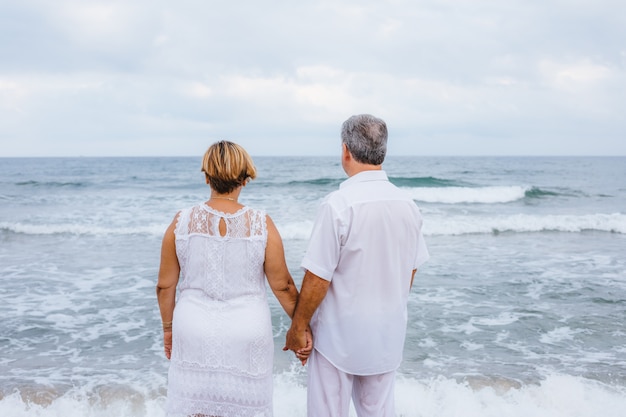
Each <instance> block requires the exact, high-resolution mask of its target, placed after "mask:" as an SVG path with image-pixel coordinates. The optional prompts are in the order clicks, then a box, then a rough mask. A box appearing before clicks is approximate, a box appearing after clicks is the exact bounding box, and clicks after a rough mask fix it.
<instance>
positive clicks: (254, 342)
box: [157, 114, 428, 417]
mask: <svg viewBox="0 0 626 417" xmlns="http://www.w3.org/2000/svg"><path fill="white" fill-rule="evenodd" d="M341 139H342V153H341V163H342V166H343V169H344V171H345V172H346V174H347V175H348V177H349V178H348V179H347V180H345V181H344V182H343V183H342V184H341V186H340V188H339V190H337V191H334V192H332V193H330V194H329V195H328V196H327V197H326V198H325V199H324V200H323V201H322V202H321V205H320V207H319V211H318V215H317V219H316V221H315V225H314V226H313V231H312V234H311V239H310V242H309V246H308V249H307V251H306V254H305V256H304V260H303V261H302V267H303V269H304V270H305V275H304V278H303V281H302V286H301V290H300V293H298V290H297V288H296V286H295V285H294V281H293V279H292V278H291V275H290V273H289V271H288V269H287V265H286V262H285V255H284V250H283V244H282V240H281V237H280V235H279V233H278V230H277V229H276V226H275V225H274V223H273V222H272V219H271V218H270V217H269V216H268V215H267V214H265V213H264V212H263V211H261V210H257V209H253V208H250V207H247V206H243V205H241V204H240V203H239V202H238V198H239V194H240V193H241V191H242V188H243V187H244V186H245V185H246V183H247V182H248V181H250V180H252V179H254V178H255V177H256V171H255V168H254V165H253V163H252V160H251V158H250V156H249V155H248V154H247V152H246V151H245V150H244V149H243V148H241V147H240V146H239V145H236V144H234V143H231V142H226V141H221V142H217V143H215V144H213V145H212V146H211V147H210V148H209V149H208V151H207V152H206V154H205V155H204V159H203V162H202V171H203V172H204V173H205V177H206V182H207V184H208V185H209V186H210V187H211V197H210V199H209V200H208V201H206V202H204V203H201V204H198V205H196V206H193V207H190V208H187V209H184V210H181V211H180V212H178V213H177V214H176V216H175V217H174V220H173V221H172V223H171V225H170V226H169V227H168V229H167V231H166V232H165V236H164V238H163V244H162V249H161V265H160V270H159V277H158V284H157V298H158V302H159V308H160V311H161V319H162V323H163V341H164V347H165V355H166V356H167V358H168V359H170V360H171V362H170V368H169V373H168V391H167V397H168V398H167V411H168V415H170V416H178V415H180V416H223V417H226V416H245V417H248V416H250V417H252V416H255V417H256V416H271V415H272V367H273V337H272V324H271V317H270V311H269V308H268V303H267V298H266V291H265V278H267V282H268V283H269V286H270V288H271V289H272V292H273V293H274V295H275V296H276V298H277V299H278V301H279V303H280V304H281V306H282V307H283V309H284V310H285V312H286V313H287V314H288V315H289V317H291V319H292V321H291V328H290V329H289V331H288V332H287V336H286V343H285V347H284V350H287V349H290V350H292V351H294V352H295V354H296V356H297V358H298V359H299V360H300V361H301V362H302V364H303V365H304V364H306V363H308V365H307V366H308V381H307V385H308V394H307V413H308V416H309V417H347V416H348V413H349V408H350V401H351V400H352V402H353V404H354V407H355V409H356V412H357V415H358V416H359V417H364V416H367V417H384V416H389V417H391V416H394V415H395V414H394V413H395V412H394V378H395V372H396V369H397V368H398V366H399V365H400V362H401V359H402V350H403V345H404V339H405V334H406V324H407V299H408V294H409V291H410V289H411V286H412V284H413V277H414V276H415V272H416V271H417V268H418V267H419V266H420V265H421V264H422V263H423V262H425V261H426V260H427V259H428V251H427V249H426V245H425V243H424V238H423V236H422V217H421V215H420V212H419V209H418V208H417V206H416V205H415V203H414V202H413V200H412V199H411V198H410V197H408V196H407V195H405V194H404V193H403V192H402V191H401V190H399V189H398V188H397V187H395V186H394V185H392V184H391V183H390V182H389V180H388V178H387V175H386V173H385V171H383V170H382V163H383V160H384V158H385V153H386V149H387V126H386V125H385V122H384V121H382V120H381V119H378V118H376V117H373V116H371V115H366V114H363V115H357V116H352V117H351V118H349V119H348V120H346V121H345V122H344V124H343V126H342V131H341ZM177 290H178V297H176V293H177Z"/></svg>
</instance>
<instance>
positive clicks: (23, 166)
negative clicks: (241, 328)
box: [0, 157, 626, 417]
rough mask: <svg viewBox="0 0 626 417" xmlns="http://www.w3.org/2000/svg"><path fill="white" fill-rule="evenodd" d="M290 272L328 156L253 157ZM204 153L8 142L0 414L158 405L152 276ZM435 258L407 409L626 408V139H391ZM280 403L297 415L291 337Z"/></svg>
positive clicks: (300, 376) (162, 377)
mask: <svg viewBox="0 0 626 417" xmlns="http://www.w3.org/2000/svg"><path fill="white" fill-rule="evenodd" d="M255 161H256V163H257V165H258V171H259V176H258V179H256V180H254V181H253V182H251V183H250V184H249V185H248V186H246V188H245V189H244V190H243V192H242V195H241V199H240V200H241V202H242V203H244V204H246V205H250V206H253V207H257V208H262V209H264V210H266V211H267V212H268V213H269V215H270V216H271V217H272V218H273V220H274V222H275V223H276V224H277V226H278V229H279V231H280V233H281V235H282V237H283V240H284V245H285V251H286V258H287V262H288V265H289V268H290V270H291V273H292V274H293V276H294V279H295V280H296V282H297V283H298V284H299V283H300V282H301V279H302V271H301V270H300V268H299V264H300V260H301V259H302V256H303V254H304V251H305V250H306V243H307V238H308V236H309V233H310V231H311V227H312V224H313V220H314V218H315V213H316V209H317V206H318V204H319V202H320V200H321V198H322V197H323V196H324V195H325V194H327V193H328V192H330V191H332V190H335V189H336V188H337V187H338V186H339V184H340V183H341V181H343V180H344V179H345V174H344V173H343V171H342V169H341V165H340V163H339V159H338V158H334V157H327V158H326V157H324V158H322V157H259V158H255ZM200 163H201V158H200V157H196V158H191V157H190V158H58V159H56V158H34V159H26V158H11V159H6V158H5V159H0V416H2V417H19V416H43V417H47V416H63V417H74V416H116V417H125V416H157V417H158V416H164V411H163V405H164V401H165V396H166V381H167V368H168V361H167V360H166V359H165V357H164V355H163V352H162V340H161V328H160V316H159V312H158V307H157V303H156V298H155V284H156V276H157V271H158V264H159V251H160V243H161V238H162V235H163V232H164V230H165V228H166V227H167V225H168V224H169V223H170V221H171V220H172V218H173V217H174V214H175V213H176V212H177V210H179V209H181V208H184V207H188V206H190V205H193V204H196V203H198V202H201V201H205V200H206V199H208V195H209V189H208V187H207V186H206V185H205V184H204V177H203V175H202V173H201V172H200ZM384 168H385V170H386V171H387V173H388V175H389V177H390V179H391V181H392V182H393V183H395V184H396V185H398V186H399V187H402V188H404V189H406V191H407V192H408V193H409V194H410V195H411V196H412V197H413V198H414V199H415V201H416V202H417V203H418V205H419V206H420V208H421V210H422V213H423V216H424V219H425V224H424V233H425V235H426V239H427V243H428V246H429V249H430V253H431V259H430V260H429V262H428V263H427V264H425V265H424V266H423V268H422V269H421V270H420V271H419V272H418V274H417V276H416V279H415V283H414V287H413V290H412V292H411V296H410V299H409V323H408V329H407V340H406V346H405V351H404V352H405V353H404V361H403V363H402V365H401V367H400V369H399V371H398V378H397V383H396V402H397V413H398V415H399V416H407V417H408V416H420V417H426V416H429V417H437V416H441V417H447V416H466V417H473V416H476V417H478V416H481V417H485V416H494V417H508V416H511V417H517V416H520V417H522V416H524V417H528V416H537V417H543V416H546V417H556V416H588V417H592V416H593V417H595V416H603V417H623V416H624V415H626V414H625V413H626V328H625V327H624V321H625V319H626V256H625V254H626V158H624V157H614V158H610V157H602V158H591V157H590V158H582V157H581V158H564V157H563V158H547V157H546V158H531V157H527V158H495V157H493V158H460V157H458V158H448V157H389V158H388V160H387V161H386V162H385V164H384ZM270 308H271V311H272V318H273V325H274V336H275V351H276V352H275V378H274V409H275V416H277V417H287V416H289V417H291V416H304V415H305V414H306V413H305V409H306V408H305V402H306V368H303V367H301V366H300V365H299V364H298V363H297V361H296V360H295V358H294V357H293V355H292V354H291V353H289V352H282V350H281V348H282V346H283V343H284V336H285V331H286V329H287V328H288V326H289V320H288V318H287V317H286V315H285V314H284V313H283V312H282V310H281V308H280V306H279V305H278V303H277V302H276V301H275V299H274V298H273V297H271V294H270Z"/></svg>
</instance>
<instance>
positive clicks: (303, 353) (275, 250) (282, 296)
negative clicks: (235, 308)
mask: <svg viewBox="0 0 626 417" xmlns="http://www.w3.org/2000/svg"><path fill="white" fill-rule="evenodd" d="M264 268H265V276H266V277H267V282H268V283H269V285H270V288H271V289H272V292H273V293H274V295H275V296H276V299H277V300H278V302H279V303H280V305H281V306H282V307H283V309H284V310H285V313H287V315H288V316H289V317H290V318H293V314H294V312H295V310H296V304H297V302H298V289H297V288H296V285H295V283H294V282H293V279H292V278H291V274H290V273H289V269H288V268H287V263H286V262H285V250H284V248H283V241H282V239H281V237H280V233H278V229H276V226H275V225H274V222H273V221H272V219H271V218H270V216H267V247H266V249H265V265H264ZM283 350H286V349H283ZM312 351H313V336H312V334H311V331H310V329H308V328H307V331H306V346H304V347H303V348H301V349H299V350H297V351H295V352H294V353H295V354H296V357H297V358H298V359H299V360H300V362H302V365H305V364H306V362H307V360H308V358H309V355H310V354H311V352H312Z"/></svg>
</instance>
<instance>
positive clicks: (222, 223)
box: [219, 217, 226, 237]
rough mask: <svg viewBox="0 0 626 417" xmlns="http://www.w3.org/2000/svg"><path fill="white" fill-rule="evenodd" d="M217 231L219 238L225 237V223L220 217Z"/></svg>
mask: <svg viewBox="0 0 626 417" xmlns="http://www.w3.org/2000/svg"><path fill="white" fill-rule="evenodd" d="M219 229H220V236H222V237H224V236H226V221H224V218H223V217H220V224H219Z"/></svg>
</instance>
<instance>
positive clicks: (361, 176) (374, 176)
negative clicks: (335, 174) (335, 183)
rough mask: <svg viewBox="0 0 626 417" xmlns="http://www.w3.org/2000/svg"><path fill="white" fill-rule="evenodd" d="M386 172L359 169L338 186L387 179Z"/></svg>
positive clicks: (342, 186)
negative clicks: (359, 170)
mask: <svg viewBox="0 0 626 417" xmlns="http://www.w3.org/2000/svg"><path fill="white" fill-rule="evenodd" d="M388 180H389V179H388V178H387V173H386V172H385V171H384V170H375V171H361V172H359V173H358V174H354V175H353V176H351V177H350V178H348V179H347V180H345V181H344V182H342V183H341V184H340V185H339V188H344V187H347V186H350V185H352V184H356V183H359V182H368V181H388Z"/></svg>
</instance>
